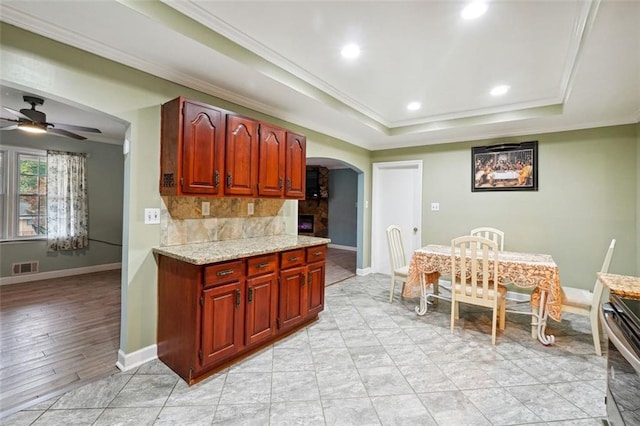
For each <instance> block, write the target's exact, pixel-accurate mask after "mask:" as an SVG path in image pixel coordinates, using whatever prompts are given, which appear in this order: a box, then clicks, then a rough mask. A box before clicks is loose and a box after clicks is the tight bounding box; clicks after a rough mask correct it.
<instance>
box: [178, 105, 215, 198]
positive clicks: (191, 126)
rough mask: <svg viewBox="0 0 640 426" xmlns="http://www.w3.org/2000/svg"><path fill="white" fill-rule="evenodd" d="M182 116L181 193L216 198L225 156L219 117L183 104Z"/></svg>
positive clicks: (196, 106) (202, 107) (202, 109)
mask: <svg viewBox="0 0 640 426" xmlns="http://www.w3.org/2000/svg"><path fill="white" fill-rule="evenodd" d="M182 114H183V124H182V125H183V134H182V138H183V139H182V182H181V183H182V192H183V193H192V194H208V195H216V194H218V193H220V179H221V176H220V174H221V173H222V167H223V159H222V157H223V155H224V152H223V148H224V127H223V125H222V113H221V112H220V111H218V110H217V109H214V108H208V107H206V106H204V105H200V104H196V103H191V102H188V101H186V102H185V103H184V107H183V111H182Z"/></svg>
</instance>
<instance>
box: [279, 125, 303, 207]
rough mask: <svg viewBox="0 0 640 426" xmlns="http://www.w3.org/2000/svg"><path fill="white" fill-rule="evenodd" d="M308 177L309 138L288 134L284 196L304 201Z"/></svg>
mask: <svg viewBox="0 0 640 426" xmlns="http://www.w3.org/2000/svg"><path fill="white" fill-rule="evenodd" d="M306 177H307V138H306V137H304V136H302V135H298V134H296V133H292V132H287V145H286V154H285V189H284V196H285V197H286V198H298V199H304V197H305V193H306V191H305V189H306V182H305V181H306Z"/></svg>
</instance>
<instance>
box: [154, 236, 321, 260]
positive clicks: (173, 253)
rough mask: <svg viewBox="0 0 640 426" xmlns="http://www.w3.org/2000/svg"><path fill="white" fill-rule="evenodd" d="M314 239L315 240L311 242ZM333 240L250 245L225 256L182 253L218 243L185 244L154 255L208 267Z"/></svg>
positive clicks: (164, 248)
mask: <svg viewBox="0 0 640 426" xmlns="http://www.w3.org/2000/svg"><path fill="white" fill-rule="evenodd" d="M311 238H313V240H311ZM330 242H331V240H330V239H329V238H321V237H305V240H304V241H298V242H297V243H296V244H281V245H274V246H271V247H264V248H256V247H255V246H253V247H249V245H250V243H248V244H247V245H248V247H247V248H245V249H242V250H237V251H230V252H227V253H224V254H219V253H218V254H215V255H198V256H193V255H187V254H184V253H181V251H184V250H185V248H187V247H202V246H204V245H207V246H209V248H210V249H213V248H214V247H215V244H216V243H195V244H185V245H181V246H167V247H154V248H153V253H154V254H155V255H163V256H167V257H171V258H174V259H177V260H180V261H183V262H187V263H191V264H194V265H208V264H212V263H219V262H224V261H227V260H235V259H242V258H246V257H253V256H259V255H262V254H270V253H278V252H281V251H287V250H294V249H297V248H305V247H313V246H319V245H325V244H329V243H330Z"/></svg>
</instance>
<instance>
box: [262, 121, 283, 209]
mask: <svg viewBox="0 0 640 426" xmlns="http://www.w3.org/2000/svg"><path fill="white" fill-rule="evenodd" d="M285 143H286V141H285V130H284V129H281V128H279V127H275V126H271V125H269V124H264V123H261V124H260V154H259V158H260V160H259V165H258V194H259V195H263V196H268V197H281V196H282V194H283V193H284V162H285V155H284V154H285V152H284V151H285Z"/></svg>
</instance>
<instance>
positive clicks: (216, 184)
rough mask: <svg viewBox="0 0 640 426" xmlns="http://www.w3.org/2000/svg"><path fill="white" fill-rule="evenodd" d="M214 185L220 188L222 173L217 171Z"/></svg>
mask: <svg viewBox="0 0 640 426" xmlns="http://www.w3.org/2000/svg"><path fill="white" fill-rule="evenodd" d="M213 185H214V186H215V187H216V188H217V187H219V186H220V171H219V170H216V174H215V178H214V181H213Z"/></svg>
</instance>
